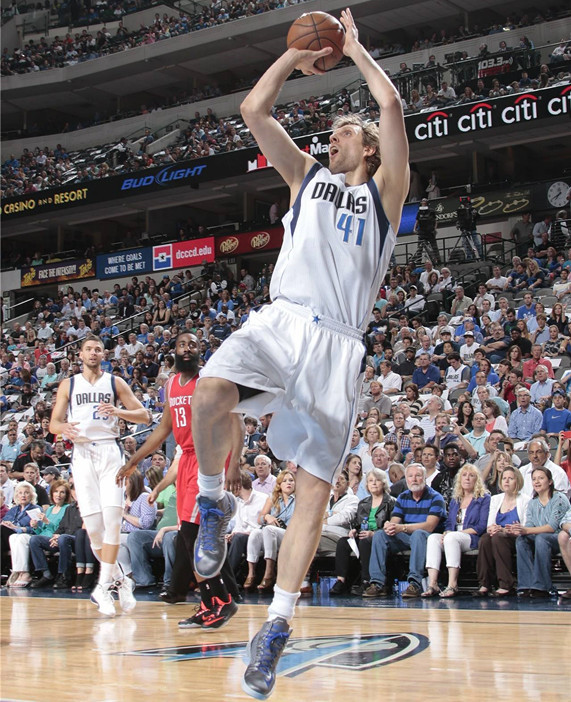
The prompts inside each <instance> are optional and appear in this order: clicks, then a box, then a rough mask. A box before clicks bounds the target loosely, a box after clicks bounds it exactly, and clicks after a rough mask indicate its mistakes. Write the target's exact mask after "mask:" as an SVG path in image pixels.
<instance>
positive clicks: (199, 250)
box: [153, 236, 216, 271]
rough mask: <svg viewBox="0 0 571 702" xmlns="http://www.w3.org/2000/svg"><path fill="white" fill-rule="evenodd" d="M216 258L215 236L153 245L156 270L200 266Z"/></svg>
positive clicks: (154, 268) (154, 267)
mask: <svg viewBox="0 0 571 702" xmlns="http://www.w3.org/2000/svg"><path fill="white" fill-rule="evenodd" d="M215 258H216V248H215V245H214V237H213V236H209V237H205V238H204V239H192V240H191V241H177V242H175V243H173V244H160V245H159V246H153V270H154V271H168V270H171V269H173V268H188V267H190V266H198V265H200V264H201V263H204V262H206V263H212V262H213V261H214V259H215Z"/></svg>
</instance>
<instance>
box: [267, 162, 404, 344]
mask: <svg viewBox="0 0 571 702" xmlns="http://www.w3.org/2000/svg"><path fill="white" fill-rule="evenodd" d="M282 221H283V225H284V240H283V244H282V248H281V251H280V255H279V257H278V261H277V263H276V267H275V270H274V273H273V275H272V281H271V286H270V294H271V298H272V300H277V299H279V298H283V299H286V300H289V301H290V302H294V303H297V304H299V305H304V306H305V307H309V308H310V309H311V310H312V311H313V312H315V313H316V314H322V315H324V316H326V317H330V318H331V319H334V320H337V321H339V322H342V323H343V324H348V325H350V326H352V327H356V328H359V329H363V330H364V329H365V328H366V327H367V324H368V322H369V318H370V314H371V309H372V307H373V303H374V301H375V299H376V296H377V292H378V290H379V286H380V284H381V281H382V280H383V278H384V276H385V273H386V271H387V268H388V265H389V262H390V257H391V254H392V252H393V248H394V245H395V240H396V234H395V233H394V232H393V229H392V227H391V225H390V223H389V221H388V220H387V217H386V215H385V213H384V210H383V207H382V204H381V198H380V195H379V191H378V189H377V186H376V184H375V182H374V181H373V180H370V181H368V182H367V183H363V184H362V185H356V186H349V185H345V175H343V174H339V175H334V174H332V173H331V172H330V171H329V170H328V169H327V168H325V167H323V166H321V164H319V163H316V164H315V165H314V166H313V167H312V168H311V170H310V171H309V172H308V174H307V175H306V176H305V179H304V181H303V184H302V186H301V189H300V191H299V194H298V196H297V198H296V200H295V202H294V204H293V206H292V207H291V209H290V210H289V211H288V212H287V213H286V215H285V216H284V217H283V220H282Z"/></svg>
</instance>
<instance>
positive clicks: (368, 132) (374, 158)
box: [331, 114, 381, 177]
mask: <svg viewBox="0 0 571 702" xmlns="http://www.w3.org/2000/svg"><path fill="white" fill-rule="evenodd" d="M346 124H353V125H355V126H356V127H360V128H361V133H362V135H363V146H370V147H372V148H374V149H375V152H374V153H373V154H371V155H370V156H365V161H366V162H367V171H368V173H369V177H372V176H373V175H374V174H375V172H376V171H377V169H378V167H379V166H380V165H381V156H380V143H379V128H378V126H377V125H376V124H375V123H374V122H365V120H364V119H363V118H362V117H361V116H360V115H353V114H349V115H343V116H342V117H337V118H336V119H335V120H334V121H333V124H332V126H331V128H332V129H333V131H335V130H336V129H340V128H341V127H344V126H345V125H346Z"/></svg>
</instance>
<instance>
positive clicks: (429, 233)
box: [413, 197, 441, 265]
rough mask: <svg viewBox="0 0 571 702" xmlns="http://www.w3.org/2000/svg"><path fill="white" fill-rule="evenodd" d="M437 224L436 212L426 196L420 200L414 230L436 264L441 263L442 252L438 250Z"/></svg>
mask: <svg viewBox="0 0 571 702" xmlns="http://www.w3.org/2000/svg"><path fill="white" fill-rule="evenodd" d="M437 226H438V223H437V221H436V212H435V211H434V210H433V209H431V208H430V206H429V204H428V199H427V198H425V197H424V198H422V200H421V201H420V207H419V208H418V213H417V215H416V222H415V223H414V230H413V231H414V233H415V234H418V239H419V241H421V242H422V243H423V245H424V247H425V248H426V249H427V251H428V255H429V256H430V258H431V260H432V262H433V263H434V264H436V265H440V263H441V259H440V252H439V251H438V244H437V243H436V227H437Z"/></svg>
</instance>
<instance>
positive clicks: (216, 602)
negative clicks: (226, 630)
mask: <svg viewBox="0 0 571 702" xmlns="http://www.w3.org/2000/svg"><path fill="white" fill-rule="evenodd" d="M237 611H238V605H237V604H236V603H235V602H234V600H233V599H232V596H231V595H228V600H227V601H226V602H225V601H224V600H221V599H220V598H219V597H213V598H212V604H211V605H210V610H209V611H208V614H205V615H204V616H203V619H202V628H203V629H220V628H221V627H223V626H226V624H228V622H229V621H230V619H232V617H233V616H234V615H235V614H236V612H237Z"/></svg>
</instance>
